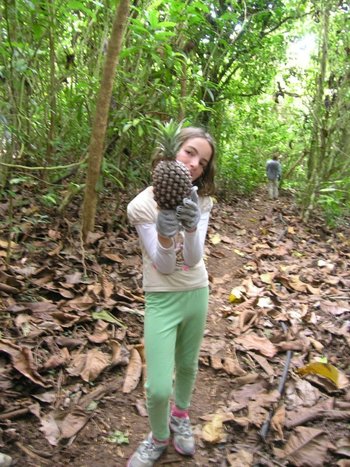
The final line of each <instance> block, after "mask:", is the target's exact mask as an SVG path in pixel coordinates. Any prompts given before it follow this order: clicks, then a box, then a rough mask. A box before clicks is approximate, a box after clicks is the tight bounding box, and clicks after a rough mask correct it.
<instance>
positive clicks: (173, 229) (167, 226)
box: [156, 209, 180, 237]
mask: <svg viewBox="0 0 350 467" xmlns="http://www.w3.org/2000/svg"><path fill="white" fill-rule="evenodd" d="M156 228H157V232H158V233H159V235H161V236H162V237H175V235H176V234H177V232H178V231H179V228H180V225H179V221H178V219H177V217H176V211H175V210H173V209H162V210H161V211H159V213H158V217H157V222H156Z"/></svg>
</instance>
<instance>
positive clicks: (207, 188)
mask: <svg viewBox="0 0 350 467" xmlns="http://www.w3.org/2000/svg"><path fill="white" fill-rule="evenodd" d="M192 138H203V139H205V140H206V141H208V143H209V145H210V147H211V150H212V153H211V158H210V160H209V162H208V164H207V166H206V167H205V169H204V171H203V173H202V175H201V176H200V177H199V178H197V180H195V181H194V182H193V185H195V186H198V194H199V195H200V196H205V195H212V194H214V192H215V182H214V178H215V158H216V150H215V142H214V140H213V138H212V136H211V135H210V134H209V133H207V132H206V131H205V130H204V129H203V128H199V127H193V126H189V127H186V128H182V129H181V131H180V133H179V136H178V139H179V149H180V148H181V147H182V146H183V145H184V144H185V143H186V141H188V140H189V139H192ZM162 159H164V155H163V154H162V152H161V151H156V153H155V154H154V155H153V157H152V168H154V167H155V166H156V165H157V164H158V162H159V161H161V160H162Z"/></svg>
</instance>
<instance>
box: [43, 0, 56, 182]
mask: <svg viewBox="0 0 350 467" xmlns="http://www.w3.org/2000/svg"><path fill="white" fill-rule="evenodd" d="M48 10H49V47H50V85H49V90H48V95H49V127H48V134H47V148H46V161H45V162H46V165H52V155H53V140H54V137H55V125H56V114H57V103H56V47H55V5H54V1H53V0H49V1H48ZM44 177H46V175H45V171H44Z"/></svg>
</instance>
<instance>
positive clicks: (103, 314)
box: [91, 310, 126, 328]
mask: <svg viewBox="0 0 350 467" xmlns="http://www.w3.org/2000/svg"><path fill="white" fill-rule="evenodd" d="M91 316H92V318H93V319H96V320H97V319H100V320H102V321H106V322H107V323H112V324H117V325H118V326H120V327H121V328H125V327H126V326H125V324H123V323H122V322H121V321H119V320H118V319H117V318H116V317H115V316H113V315H112V313H110V312H109V311H106V310H103V311H93V312H92V314H91Z"/></svg>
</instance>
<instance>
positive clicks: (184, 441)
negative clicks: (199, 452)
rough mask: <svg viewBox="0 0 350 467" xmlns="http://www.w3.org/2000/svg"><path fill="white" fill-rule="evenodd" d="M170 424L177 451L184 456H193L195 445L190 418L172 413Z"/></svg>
mask: <svg viewBox="0 0 350 467" xmlns="http://www.w3.org/2000/svg"><path fill="white" fill-rule="evenodd" d="M169 425H170V429H171V431H172V432H173V434H174V440H173V442H174V448H175V449H176V451H177V452H179V453H180V454H182V455H184V456H193V455H194V453H195V446H194V438H193V434H192V428H191V422H190V419H189V418H188V417H185V418H180V417H175V416H174V415H171V416H170V423H169Z"/></svg>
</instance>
